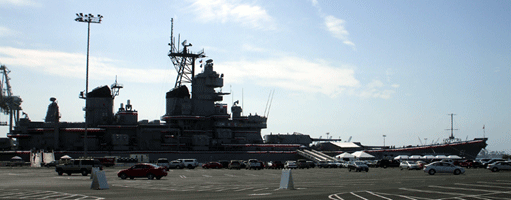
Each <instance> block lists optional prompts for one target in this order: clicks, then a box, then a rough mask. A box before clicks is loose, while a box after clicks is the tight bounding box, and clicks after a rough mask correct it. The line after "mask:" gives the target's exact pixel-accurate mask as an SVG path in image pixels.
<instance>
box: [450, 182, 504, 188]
mask: <svg viewBox="0 0 511 200" xmlns="http://www.w3.org/2000/svg"><path fill="white" fill-rule="evenodd" d="M455 185H466V186H476V187H491V188H502V189H511V187H503V186H496V185H476V184H468V183H455Z"/></svg>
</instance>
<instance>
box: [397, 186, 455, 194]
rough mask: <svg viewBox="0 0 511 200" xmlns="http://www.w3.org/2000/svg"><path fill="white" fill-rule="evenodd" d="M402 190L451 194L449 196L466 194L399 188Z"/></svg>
mask: <svg viewBox="0 0 511 200" xmlns="http://www.w3.org/2000/svg"><path fill="white" fill-rule="evenodd" d="M399 189H400V190H406V191H413V192H422V193H436V194H449V195H456V196H462V195H464V194H462V193H454V192H439V191H432V190H418V189H411V188H399Z"/></svg>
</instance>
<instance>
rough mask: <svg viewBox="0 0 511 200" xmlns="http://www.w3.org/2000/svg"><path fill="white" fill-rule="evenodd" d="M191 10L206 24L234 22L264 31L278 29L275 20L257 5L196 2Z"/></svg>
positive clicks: (198, 0)
mask: <svg viewBox="0 0 511 200" xmlns="http://www.w3.org/2000/svg"><path fill="white" fill-rule="evenodd" d="M191 8H192V10H193V11H194V12H195V15H196V17H197V18H198V20H200V21H204V22H217V21H220V22H222V23H227V22H234V23H239V24H242V25H243V26H246V27H249V28H254V29H262V30H274V29H275V27H276V26H275V24H274V20H273V18H272V17H271V16H270V15H269V14H268V13H267V12H266V10H265V9H264V8H262V7H260V6H257V5H250V4H244V3H241V2H238V1H230V0H212V1H211V0H196V1H195V2H194V3H193V4H192V6H191Z"/></svg>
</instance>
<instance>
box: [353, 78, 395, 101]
mask: <svg viewBox="0 0 511 200" xmlns="http://www.w3.org/2000/svg"><path fill="white" fill-rule="evenodd" d="M390 87H391V88H388V87H386V86H385V84H384V83H383V82H381V81H380V80H373V81H371V82H370V83H368V84H367V85H366V86H364V87H363V88H362V90H361V91H360V92H359V93H357V95H358V96H360V97H362V98H381V99H390V98H391V96H392V95H393V94H394V93H396V91H395V89H397V88H398V87H399V85H398V84H392V85H391V86H390Z"/></svg>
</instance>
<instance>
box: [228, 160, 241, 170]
mask: <svg viewBox="0 0 511 200" xmlns="http://www.w3.org/2000/svg"><path fill="white" fill-rule="evenodd" d="M227 168H229V169H241V161H239V160H231V162H230V163H229V166H227Z"/></svg>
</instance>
